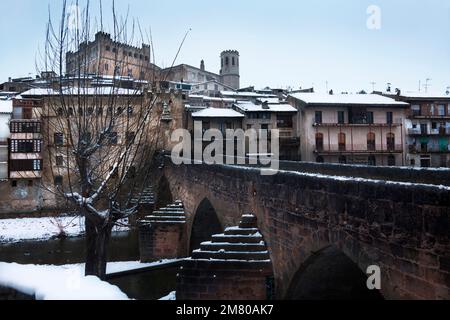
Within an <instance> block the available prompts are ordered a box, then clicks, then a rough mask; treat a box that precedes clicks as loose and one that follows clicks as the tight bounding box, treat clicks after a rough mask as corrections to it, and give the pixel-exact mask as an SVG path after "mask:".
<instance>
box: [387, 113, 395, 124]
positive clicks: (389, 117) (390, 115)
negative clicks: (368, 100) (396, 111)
mask: <svg viewBox="0 0 450 320" xmlns="http://www.w3.org/2000/svg"><path fill="white" fill-rule="evenodd" d="M386 123H387V124H393V123H394V116H393V113H392V112H386Z"/></svg>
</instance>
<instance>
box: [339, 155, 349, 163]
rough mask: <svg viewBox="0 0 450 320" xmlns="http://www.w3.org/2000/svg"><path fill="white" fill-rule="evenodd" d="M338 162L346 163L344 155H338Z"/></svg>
mask: <svg viewBox="0 0 450 320" xmlns="http://www.w3.org/2000/svg"><path fill="white" fill-rule="evenodd" d="M339 163H340V164H346V163H347V157H346V156H340V157H339Z"/></svg>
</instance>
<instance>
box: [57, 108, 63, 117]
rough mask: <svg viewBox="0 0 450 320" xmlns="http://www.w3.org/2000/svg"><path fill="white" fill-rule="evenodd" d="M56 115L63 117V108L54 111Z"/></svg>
mask: <svg viewBox="0 0 450 320" xmlns="http://www.w3.org/2000/svg"><path fill="white" fill-rule="evenodd" d="M56 115H57V116H62V115H63V108H58V110H56Z"/></svg>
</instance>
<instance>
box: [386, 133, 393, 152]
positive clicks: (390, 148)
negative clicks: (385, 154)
mask: <svg viewBox="0 0 450 320" xmlns="http://www.w3.org/2000/svg"><path fill="white" fill-rule="evenodd" d="M386 146H387V150H388V151H394V150H395V134H393V133H392V132H391V133H388V134H387V135H386Z"/></svg>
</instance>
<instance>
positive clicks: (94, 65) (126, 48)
mask: <svg viewBox="0 0 450 320" xmlns="http://www.w3.org/2000/svg"><path fill="white" fill-rule="evenodd" d="M159 69H160V68H159V67H157V66H156V65H154V64H153V63H151V51H150V45H147V44H142V47H140V48H138V47H134V46H131V45H129V44H125V43H120V42H118V41H115V40H114V39H112V38H111V35H110V34H108V33H105V32H98V33H97V34H96V35H95V39H94V41H92V42H87V43H86V42H85V43H82V44H81V45H80V47H79V48H78V50H77V51H75V52H68V53H67V54H66V74H67V75H78V74H79V73H81V74H97V75H98V74H101V75H107V76H122V77H130V78H134V79H140V80H144V79H154V78H155V77H157V71H158V70H159Z"/></svg>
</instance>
